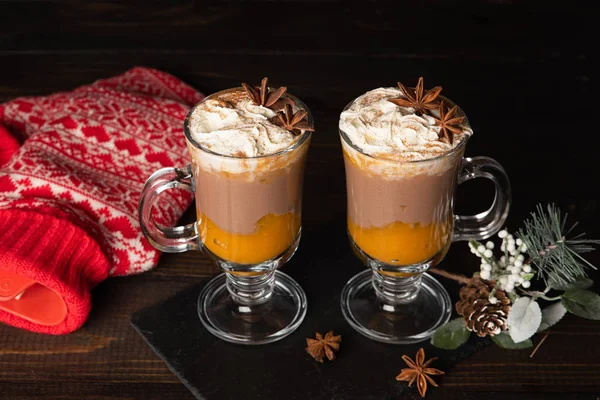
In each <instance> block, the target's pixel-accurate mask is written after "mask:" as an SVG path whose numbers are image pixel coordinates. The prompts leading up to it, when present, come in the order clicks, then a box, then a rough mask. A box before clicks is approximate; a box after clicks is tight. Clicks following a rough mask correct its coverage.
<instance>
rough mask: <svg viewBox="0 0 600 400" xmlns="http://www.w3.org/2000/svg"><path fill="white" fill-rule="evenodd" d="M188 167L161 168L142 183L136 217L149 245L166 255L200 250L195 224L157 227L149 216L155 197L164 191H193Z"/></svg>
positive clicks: (190, 172) (190, 170)
mask: <svg viewBox="0 0 600 400" xmlns="http://www.w3.org/2000/svg"><path fill="white" fill-rule="evenodd" d="M192 178H193V176H192V167H191V166H190V165H188V166H186V167H185V168H162V169H159V170H158V171H156V172H155V173H153V174H152V175H151V176H150V178H148V180H147V181H146V184H145V185H144V188H143V189H142V193H141V195H140V203H139V208H138V210H139V215H140V225H141V227H142V232H143V233H144V236H146V239H148V241H149V242H150V244H151V245H152V246H153V247H155V248H157V249H158V250H160V251H163V252H166V253H182V252H184V251H188V250H196V249H198V248H200V245H199V242H198V232H197V230H196V223H195V222H194V223H192V224H188V225H183V226H175V227H173V228H167V227H162V226H159V225H158V224H157V223H156V221H154V218H153V217H152V207H153V206H154V202H155V201H156V198H157V197H158V196H159V195H160V194H161V193H162V192H164V191H165V190H168V189H173V188H177V189H184V190H188V191H190V192H193V191H194V185H193V181H192Z"/></svg>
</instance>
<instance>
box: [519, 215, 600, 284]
mask: <svg viewBox="0 0 600 400" xmlns="http://www.w3.org/2000/svg"><path fill="white" fill-rule="evenodd" d="M566 222H567V214H565V215H564V217H563V216H562V215H561V212H560V210H559V209H558V207H556V206H555V205H554V204H549V205H548V206H547V209H546V210H544V207H542V205H538V206H537V208H536V211H535V212H533V213H531V218H530V219H528V220H526V221H525V223H524V228H523V229H521V230H519V232H518V233H517V237H518V238H520V239H521V240H522V241H523V243H525V244H526V246H527V253H528V254H529V256H530V257H531V260H530V261H531V263H533V264H534V265H535V266H536V267H537V269H538V272H539V273H538V276H541V277H542V279H543V280H544V282H545V283H546V285H549V284H550V283H551V282H556V283H558V284H562V285H566V284H569V283H572V282H574V281H575V280H577V279H578V278H583V277H585V276H586V272H585V269H586V268H593V269H596V267H594V266H593V265H592V264H590V262H589V261H587V260H586V259H584V258H583V257H582V256H581V254H583V253H587V252H590V251H592V250H594V247H593V246H592V245H594V244H600V240H590V239H585V234H584V233H580V234H578V235H576V236H573V237H571V238H568V237H567V236H568V235H569V234H570V233H571V232H572V231H573V229H574V228H575V226H577V223H575V224H573V226H571V227H570V228H569V229H566Z"/></svg>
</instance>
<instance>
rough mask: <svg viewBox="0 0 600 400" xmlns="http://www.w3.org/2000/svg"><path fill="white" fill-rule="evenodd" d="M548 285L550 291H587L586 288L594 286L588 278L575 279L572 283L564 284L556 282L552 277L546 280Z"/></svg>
mask: <svg viewBox="0 0 600 400" xmlns="http://www.w3.org/2000/svg"><path fill="white" fill-rule="evenodd" d="M548 284H549V285H550V287H551V288H552V289H556V290H570V289H588V288H591V287H592V285H593V284H594V281H593V280H591V279H590V278H584V277H581V278H577V279H576V280H574V281H573V282H569V283H566V282H558V281H557V280H556V279H554V278H553V277H550V279H549V280H548Z"/></svg>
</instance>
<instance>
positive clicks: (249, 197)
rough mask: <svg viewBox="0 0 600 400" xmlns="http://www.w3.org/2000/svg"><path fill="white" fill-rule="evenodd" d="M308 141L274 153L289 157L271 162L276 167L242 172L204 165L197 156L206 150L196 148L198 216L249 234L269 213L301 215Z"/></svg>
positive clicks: (202, 154) (237, 161)
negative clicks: (296, 146) (285, 152)
mask: <svg viewBox="0 0 600 400" xmlns="http://www.w3.org/2000/svg"><path fill="white" fill-rule="evenodd" d="M308 144H309V140H307V141H306V142H305V143H303V144H302V145H301V146H300V147H298V148H296V149H294V150H293V151H292V152H291V154H290V153H287V154H285V155H283V156H272V157H287V158H288V162H285V163H277V162H273V163H272V164H273V165H277V167H274V168H272V169H268V170H264V169H263V170H258V171H244V172H241V173H239V174H237V173H232V172H226V171H222V170H221V171H220V170H217V169H215V168H212V167H211V168H205V166H206V163H203V162H202V160H198V159H195V158H198V157H200V158H201V157H203V156H204V157H206V156H207V155H206V153H203V152H202V151H193V152H192V163H193V164H194V180H195V186H196V210H197V214H198V218H202V217H203V216H206V217H207V218H209V219H210V220H211V221H213V222H214V223H215V224H216V225H218V226H219V227H220V228H221V229H223V230H226V231H228V232H231V233H236V234H250V233H253V232H254V231H255V230H256V223H257V221H258V220H259V219H261V218H262V217H263V216H265V215H267V214H284V213H288V212H293V213H295V214H296V215H300V214H301V204H302V183H303V178H304V163H305V159H306V150H307V148H308ZM210 157H213V158H214V157H215V156H214V155H212V156H210ZM223 162H224V163H243V162H244V159H231V158H230V159H223ZM240 168H241V167H240Z"/></svg>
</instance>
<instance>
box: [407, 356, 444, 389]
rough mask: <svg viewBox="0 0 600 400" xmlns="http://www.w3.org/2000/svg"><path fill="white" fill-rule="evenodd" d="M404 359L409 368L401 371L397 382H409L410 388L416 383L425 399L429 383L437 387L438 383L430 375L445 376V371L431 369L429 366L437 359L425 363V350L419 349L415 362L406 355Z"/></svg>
mask: <svg viewBox="0 0 600 400" xmlns="http://www.w3.org/2000/svg"><path fill="white" fill-rule="evenodd" d="M402 359H403V360H404V362H405V363H406V365H408V368H404V369H403V370H402V371H400V375H398V376H397V377H396V380H397V381H408V386H412V384H413V383H415V381H416V382H417V389H418V390H419V394H420V395H421V397H425V393H426V392H427V382H429V383H431V384H432V385H433V386H435V387H437V383H435V382H434V380H433V379H432V378H431V377H430V376H429V375H444V372H443V371H440V370H439V369H435V368H430V367H429V364H431V363H432V362H433V361H435V360H437V357H433V358H430V359H429V360H427V361H425V351H424V350H423V348H420V349H419V351H418V352H417V356H416V357H415V360H414V361H413V360H412V359H411V358H410V357H408V356H406V355H404V356H402Z"/></svg>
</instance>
